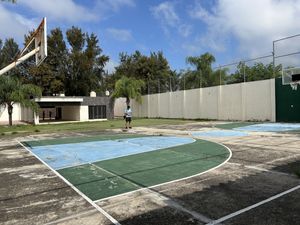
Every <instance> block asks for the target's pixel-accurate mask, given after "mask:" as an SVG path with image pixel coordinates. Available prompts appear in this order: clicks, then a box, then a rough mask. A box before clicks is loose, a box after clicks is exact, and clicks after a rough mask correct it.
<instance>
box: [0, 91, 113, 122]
mask: <svg viewBox="0 0 300 225" xmlns="http://www.w3.org/2000/svg"><path fill="white" fill-rule="evenodd" d="M35 101H36V102H37V103H38V104H39V106H40V109H39V113H34V112H33V111H32V110H31V109H28V108H24V107H21V106H20V104H15V105H14V109H13V118H12V119H13V121H23V122H28V123H33V124H36V125H37V124H43V123H54V122H67V121H70V122H71V121H72V122H74V121H101V120H107V119H110V118H113V117H114V112H113V110H114V109H113V102H112V100H111V98H110V97H96V95H91V97H79V96H75V97H70V96H64V95H62V96H43V97H41V98H36V99H35ZM6 121H8V113H7V107H2V108H1V109H0V122H2V123H4V122H6Z"/></svg>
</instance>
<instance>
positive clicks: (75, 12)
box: [18, 0, 98, 22]
mask: <svg viewBox="0 0 300 225" xmlns="http://www.w3.org/2000/svg"><path fill="white" fill-rule="evenodd" d="M18 4H20V5H24V6H26V7H28V8H30V9H31V10H32V11H34V12H36V13H38V14H39V15H41V16H42V17H44V16H47V17H50V18H51V20H57V21H61V20H64V21H66V22H78V21H93V20H97V19H98V16H97V14H96V13H94V12H93V11H91V10H89V9H87V8H85V7H84V6H81V5H79V4H76V3H75V2H74V1H73V0H63V1H62V0H51V1H40V0H19V1H18Z"/></svg>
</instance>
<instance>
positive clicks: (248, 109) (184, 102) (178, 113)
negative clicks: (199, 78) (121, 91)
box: [114, 79, 275, 121]
mask: <svg viewBox="0 0 300 225" xmlns="http://www.w3.org/2000/svg"><path fill="white" fill-rule="evenodd" d="M142 100H143V102H142V104H139V103H137V102H135V101H134V100H132V101H131V106H132V110H133V116H135V117H149V118H186V119H217V120H259V121H265V120H269V121H275V80H274V79H270V80H263V81H254V82H247V83H239V84H232V85H223V86H216V87H208V88H201V89H193V90H186V91H177V92H168V93H162V94H154V95H146V96H143V97H142ZM125 107H126V104H125V100H124V99H118V100H117V101H116V102H115V111H114V113H115V115H116V116H122V115H123V113H124V109H125ZM121 109H122V110H121Z"/></svg>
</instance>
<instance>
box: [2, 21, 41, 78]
mask: <svg viewBox="0 0 300 225" xmlns="http://www.w3.org/2000/svg"><path fill="white" fill-rule="evenodd" d="M32 43H34V49H33V50H31V51H30V52H28V51H29V49H31V46H32ZM34 55H35V63H36V66H39V65H40V64H41V63H42V62H43V61H44V59H45V58H46V57H47V22H46V18H43V20H42V22H41V23H40V25H39V26H38V28H37V29H36V30H35V31H34V33H33V35H32V36H31V38H30V40H29V42H28V44H27V45H26V46H25V48H24V49H23V50H22V51H21V53H20V54H19V56H18V57H17V59H16V60H15V61H14V62H12V63H11V64H9V65H8V66H6V67H4V68H3V69H1V70H0V75H2V74H4V73H6V72H8V71H9V70H11V69H12V68H14V67H15V66H17V65H19V64H20V63H22V62H24V61H25V60H27V59H28V58H30V57H31V56H34Z"/></svg>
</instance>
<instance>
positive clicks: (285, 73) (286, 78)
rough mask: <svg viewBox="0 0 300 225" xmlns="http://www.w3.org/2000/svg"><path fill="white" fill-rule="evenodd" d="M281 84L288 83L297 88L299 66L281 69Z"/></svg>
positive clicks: (299, 74) (299, 76)
mask: <svg viewBox="0 0 300 225" xmlns="http://www.w3.org/2000/svg"><path fill="white" fill-rule="evenodd" d="M282 84H283V85H290V86H291V87H292V89H293V90H297V85H299V84H300V68H299V67H294V68H287V69H283V70H282Z"/></svg>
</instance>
